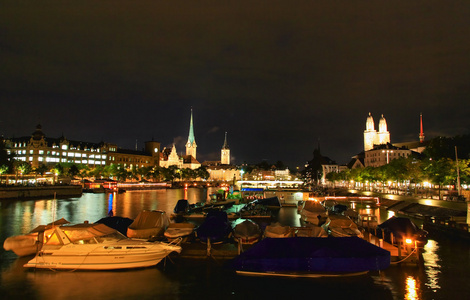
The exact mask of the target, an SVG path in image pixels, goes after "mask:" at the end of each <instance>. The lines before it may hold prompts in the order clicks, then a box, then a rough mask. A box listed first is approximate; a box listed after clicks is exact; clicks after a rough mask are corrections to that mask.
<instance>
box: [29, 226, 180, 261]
mask: <svg viewBox="0 0 470 300" xmlns="http://www.w3.org/2000/svg"><path fill="white" fill-rule="evenodd" d="M171 252H177V253H180V252H181V247H180V246H178V245H174V244H168V243H162V242H145V241H141V240H133V239H129V238H127V237H125V236H124V235H122V234H121V233H120V232H118V231H117V230H115V229H112V228H110V227H108V226H106V225H104V224H87V223H84V224H77V225H72V226H58V227H55V228H53V232H52V233H51V235H50V237H49V238H48V240H47V241H46V242H45V243H44V245H43V247H42V249H41V250H40V251H39V252H38V253H37V254H36V256H35V257H34V258H33V259H31V260H30V261H29V262H28V263H26V264H25V265H24V267H27V268H45V269H73V270H75V269H76V270H114V269H128V268H142V267H150V266H153V265H156V264H158V263H159V262H160V261H161V260H162V259H164V258H165V257H166V256H167V255H169V254H170V253H171Z"/></svg>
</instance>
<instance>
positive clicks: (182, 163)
mask: <svg viewBox="0 0 470 300" xmlns="http://www.w3.org/2000/svg"><path fill="white" fill-rule="evenodd" d="M196 148H197V145H196V138H195V137H194V125H193V110H192V109H191V119H190V121H189V135H188V142H187V143H186V155H182V156H179V155H178V153H177V152H176V146H175V144H173V147H172V148H171V149H168V148H164V149H163V151H162V153H161V155H160V167H163V168H168V167H170V166H176V167H178V168H179V169H197V168H199V167H200V166H201V163H199V162H198V161H197V159H196Z"/></svg>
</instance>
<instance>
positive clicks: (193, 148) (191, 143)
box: [186, 109, 197, 158]
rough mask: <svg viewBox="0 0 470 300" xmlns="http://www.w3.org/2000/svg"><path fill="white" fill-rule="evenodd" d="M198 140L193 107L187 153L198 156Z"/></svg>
mask: <svg viewBox="0 0 470 300" xmlns="http://www.w3.org/2000/svg"><path fill="white" fill-rule="evenodd" d="M196 148H197V145H196V140H195V138H194V128H193V110H192V109H191V121H190V122H189V136H188V142H187V143H186V155H191V156H192V157H194V158H196Z"/></svg>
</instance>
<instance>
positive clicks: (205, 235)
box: [196, 210, 232, 243]
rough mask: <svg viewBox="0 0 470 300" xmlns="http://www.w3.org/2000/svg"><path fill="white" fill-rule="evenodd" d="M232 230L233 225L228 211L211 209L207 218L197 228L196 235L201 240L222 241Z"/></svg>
mask: <svg viewBox="0 0 470 300" xmlns="http://www.w3.org/2000/svg"><path fill="white" fill-rule="evenodd" d="M231 232H232V226H231V225H230V222H229V220H228V216H227V213H226V212H225V211H221V210H211V211H209V212H208V213H207V216H206V219H205V220H204V222H203V223H202V224H201V226H199V227H198V228H197V229H196V235H197V237H198V238H199V239H200V240H201V242H207V240H210V241H211V242H212V243H216V242H221V241H223V240H224V239H225V238H227V237H228V235H229V234H230V233H231Z"/></svg>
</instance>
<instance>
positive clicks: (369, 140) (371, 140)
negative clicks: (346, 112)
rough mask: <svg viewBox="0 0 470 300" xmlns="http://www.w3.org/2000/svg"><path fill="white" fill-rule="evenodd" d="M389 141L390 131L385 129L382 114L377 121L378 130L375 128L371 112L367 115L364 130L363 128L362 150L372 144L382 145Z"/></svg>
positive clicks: (371, 146) (372, 145) (385, 124)
mask: <svg viewBox="0 0 470 300" xmlns="http://www.w3.org/2000/svg"><path fill="white" fill-rule="evenodd" d="M387 143H390V132H389V131H388V129H387V121H386V120H385V118H384V115H382V117H381V118H380V121H379V132H377V131H376V130H375V126H374V119H373V118H372V115H371V113H369V116H368V117H367V121H366V130H364V151H368V150H371V149H373V148H374V145H382V144H387Z"/></svg>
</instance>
